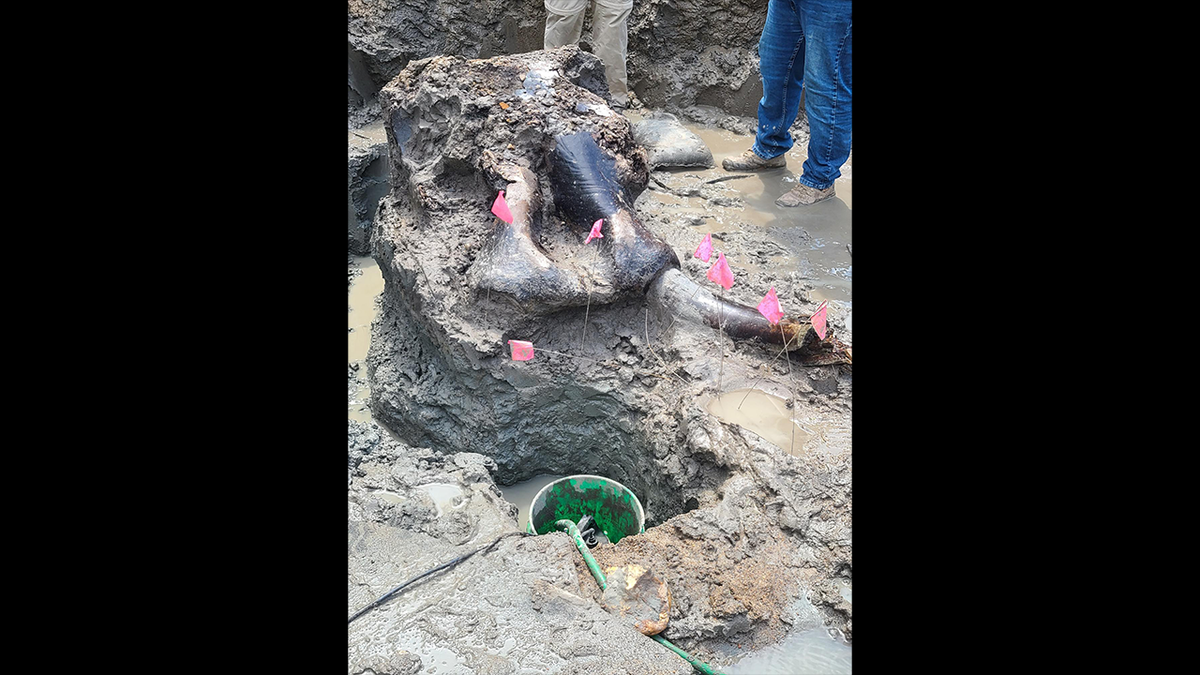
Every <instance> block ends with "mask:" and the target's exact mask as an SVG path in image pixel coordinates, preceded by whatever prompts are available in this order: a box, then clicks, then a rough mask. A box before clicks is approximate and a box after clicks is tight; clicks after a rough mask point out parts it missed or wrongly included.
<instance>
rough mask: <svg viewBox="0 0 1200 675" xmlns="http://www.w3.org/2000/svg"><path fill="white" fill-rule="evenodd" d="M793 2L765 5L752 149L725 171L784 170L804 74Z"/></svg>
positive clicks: (775, 1)
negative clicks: (758, 91)
mask: <svg viewBox="0 0 1200 675" xmlns="http://www.w3.org/2000/svg"><path fill="white" fill-rule="evenodd" d="M796 1H797V0H770V4H768V5H767V21H766V23H765V24H764V25H763V31H762V37H760V38H759V41H758V69H759V72H760V73H761V76H762V85H763V95H762V99H761V100H759V102H758V128H757V129H756V130H755V138H754V145H753V146H752V147H751V148H750V150H747V151H746V152H744V153H742V154H741V155H740V156H738V157H730V158H728V159H726V160H725V161H724V162H723V163H722V166H724V167H725V169H726V170H727V171H748V170H754V169H768V168H777V167H783V166H787V158H786V157H784V153H786V152H787V151H788V150H789V149H791V147H792V143H793V142H794V141H793V140H792V135H791V133H790V132H789V131H788V129H789V128H791V126H792V123H793V122H795V121H796V115H797V114H798V113H799V112H800V91H801V85H802V83H803V74H804V30H803V29H802V27H801V25H800V15H799V14H798V13H797V11H796V4H795V3H796Z"/></svg>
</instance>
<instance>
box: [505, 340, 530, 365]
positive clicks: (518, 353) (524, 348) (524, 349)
mask: <svg viewBox="0 0 1200 675" xmlns="http://www.w3.org/2000/svg"><path fill="white" fill-rule="evenodd" d="M508 344H509V345H510V346H511V347H512V360H513V361H528V360H529V359H532V358H533V343H532V342H525V341H523V340H509V341H508Z"/></svg>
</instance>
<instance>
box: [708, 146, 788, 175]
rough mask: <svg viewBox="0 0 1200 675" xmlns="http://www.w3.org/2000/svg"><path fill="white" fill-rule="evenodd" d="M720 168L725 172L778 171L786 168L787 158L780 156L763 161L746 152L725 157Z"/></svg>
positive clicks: (749, 151) (752, 153)
mask: <svg viewBox="0 0 1200 675" xmlns="http://www.w3.org/2000/svg"><path fill="white" fill-rule="evenodd" d="M721 166H722V167H724V169H725V170H726V171H759V170H762V169H778V168H781V167H785V166H787V157H786V156H785V155H780V156H778V157H772V158H771V159H763V158H762V157H759V156H758V155H756V154H755V153H754V151H753V150H747V151H745V152H743V153H742V154H740V155H738V156H737V157H726V158H725V160H724V161H723V162H721Z"/></svg>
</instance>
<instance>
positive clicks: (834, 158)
mask: <svg viewBox="0 0 1200 675" xmlns="http://www.w3.org/2000/svg"><path fill="white" fill-rule="evenodd" d="M851 27H852V23H851V20H850V0H770V4H769V5H768V6H767V22H766V25H764V26H763V32H762V38H760V39H759V42H758V66H759V70H760V71H762V84H763V97H762V100H761V101H759V102H758V131H757V133H756V134H755V139H754V146H753V150H754V152H755V154H757V155H758V156H759V157H762V158H763V159H771V158H774V157H778V156H779V155H782V154H783V153H785V152H787V151H788V150H790V149H791V147H792V143H793V141H792V135H791V134H790V133H789V132H788V128H789V127H790V126H792V123H793V122H795V121H796V115H797V114H798V113H799V112H800V92H801V90H802V89H803V90H804V91H805V92H807V93H805V95H804V110H805V112H807V113H808V130H809V134H810V136H809V140H808V159H806V160H805V161H804V170H803V174H802V175H801V176H800V178H799V179H798V180H799V181H800V182H801V183H803V184H805V185H807V186H809V187H811V188H816V189H818V190H824V189H825V188H828V187H829V186H831V185H833V181H835V180H837V177H838V176H840V175H842V170H841V169H842V164H845V163H846V159H848V158H849V157H850V121H851V119H850V92H851V79H852V78H851V67H850V64H851V58H850V56H851V52H850V29H851Z"/></svg>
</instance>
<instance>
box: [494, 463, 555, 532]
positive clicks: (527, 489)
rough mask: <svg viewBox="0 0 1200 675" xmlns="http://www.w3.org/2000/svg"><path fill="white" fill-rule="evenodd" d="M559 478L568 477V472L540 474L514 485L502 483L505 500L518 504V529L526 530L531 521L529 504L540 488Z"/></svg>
mask: <svg viewBox="0 0 1200 675" xmlns="http://www.w3.org/2000/svg"><path fill="white" fill-rule="evenodd" d="M559 478H566V474H563V475H561V476H560V475H557V474H539V475H537V476H534V477H533V478H530V479H529V480H524V481H521V482H520V483H513V484H512V485H507V486H505V485H501V486H499V487H500V494H501V496H503V497H504V500H505V501H508V502H512V503H513V504H516V505H517V508H518V509H519V513H518V514H517V529H518V530H522V531H524V529H525V525H526V524H527V523H528V522H529V505H530V503H531V502H533V498H534V497H536V496H537V493H538V490H541V489H542V488H544V487H546V486H547V485H549V484H551V483H553V482H554V481H556V480H558V479H559Z"/></svg>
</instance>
